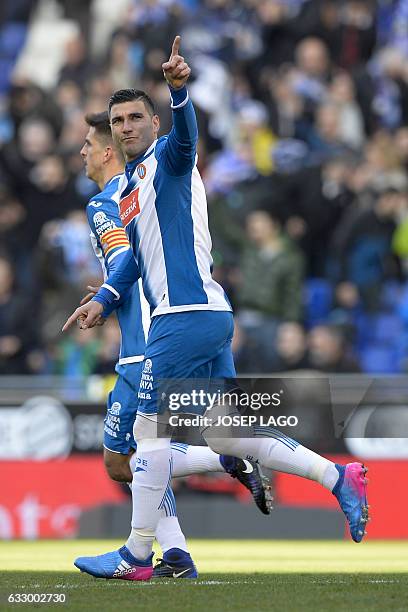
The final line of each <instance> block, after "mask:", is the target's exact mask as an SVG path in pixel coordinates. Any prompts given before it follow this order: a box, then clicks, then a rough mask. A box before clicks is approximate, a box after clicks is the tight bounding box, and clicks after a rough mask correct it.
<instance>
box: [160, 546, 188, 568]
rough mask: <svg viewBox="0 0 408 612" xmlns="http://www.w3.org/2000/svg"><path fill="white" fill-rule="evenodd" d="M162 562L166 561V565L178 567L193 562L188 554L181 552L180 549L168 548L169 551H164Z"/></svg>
mask: <svg viewBox="0 0 408 612" xmlns="http://www.w3.org/2000/svg"><path fill="white" fill-rule="evenodd" d="M163 560H164V561H166V563H171V564H172V565H179V566H180V567H182V566H183V565H187V564H188V563H192V562H193V560H192V558H191V555H190V553H188V552H186V551H185V550H181V548H170V549H169V550H166V552H165V553H164V554H163Z"/></svg>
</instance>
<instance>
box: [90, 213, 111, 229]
mask: <svg viewBox="0 0 408 612" xmlns="http://www.w3.org/2000/svg"><path fill="white" fill-rule="evenodd" d="M107 221H108V217H107V216H106V215H105V213H104V212H102V211H100V212H97V213H95V214H94V216H93V222H94V223H95V227H99V225H102V224H103V223H106V222H107Z"/></svg>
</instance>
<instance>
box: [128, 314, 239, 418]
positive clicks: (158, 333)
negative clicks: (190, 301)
mask: <svg viewBox="0 0 408 612" xmlns="http://www.w3.org/2000/svg"><path fill="white" fill-rule="evenodd" d="M232 333H233V320H232V315H231V313H229V312H213V311H193V312H183V313H177V314H172V315H162V316H160V317H154V318H153V321H152V325H151V329H150V332H149V337H148V341H147V346H146V351H145V360H144V363H143V370H142V374H141V381H140V389H139V394H138V399H139V407H138V411H139V412H140V413H143V414H160V413H162V412H164V411H165V409H166V402H165V401H164V402H163V401H161V399H162V397H168V396H169V393H172V392H174V387H176V388H177V389H178V390H179V391H180V384H181V383H180V381H183V380H186V379H197V380H202V381H205V380H208V379H209V378H210V377H211V372H212V367H213V362H214V360H217V359H221V358H222V357H221V356H222V355H224V353H225V355H226V354H227V350H226V346H230V345H229V343H230V341H231V338H232ZM225 355H224V358H223V361H226V356H225ZM232 363H233V362H232ZM230 366H231V364H230ZM219 369H220V368H219ZM228 372H229V373H230V372H232V369H231V367H229V369H228ZM234 372H235V371H234ZM187 386H188V385H187ZM186 388H187V387H186Z"/></svg>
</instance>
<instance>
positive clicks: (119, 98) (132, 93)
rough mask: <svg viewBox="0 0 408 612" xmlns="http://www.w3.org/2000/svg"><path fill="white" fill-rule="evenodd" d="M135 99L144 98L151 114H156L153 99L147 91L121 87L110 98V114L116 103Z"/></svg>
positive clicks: (143, 100)
mask: <svg viewBox="0 0 408 612" xmlns="http://www.w3.org/2000/svg"><path fill="white" fill-rule="evenodd" d="M134 100H142V102H143V103H144V105H145V107H146V108H147V110H148V112H149V114H150V115H154V114H155V110H154V104H153V100H152V99H151V97H150V96H148V95H147V93H146V92H145V91H142V90H141V89H119V90H118V91H115V92H114V93H113V94H112V95H111V97H110V99H109V105H108V108H109V115H110V112H111V109H112V106H113V105H114V104H123V103H124V102H133V101H134Z"/></svg>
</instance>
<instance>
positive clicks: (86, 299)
mask: <svg viewBox="0 0 408 612" xmlns="http://www.w3.org/2000/svg"><path fill="white" fill-rule="evenodd" d="M87 289H88V291H89V293H87V294H86V295H85V296H84V297H83V298H82V300H81V301H80V302H79V304H80V305H81V306H83V305H84V304H87V303H88V302H90V301H91V300H92V298H93V297H94V296H95V295H96V294H97V293H98V291H99V287H92V286H91V285H88V286H87Z"/></svg>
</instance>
